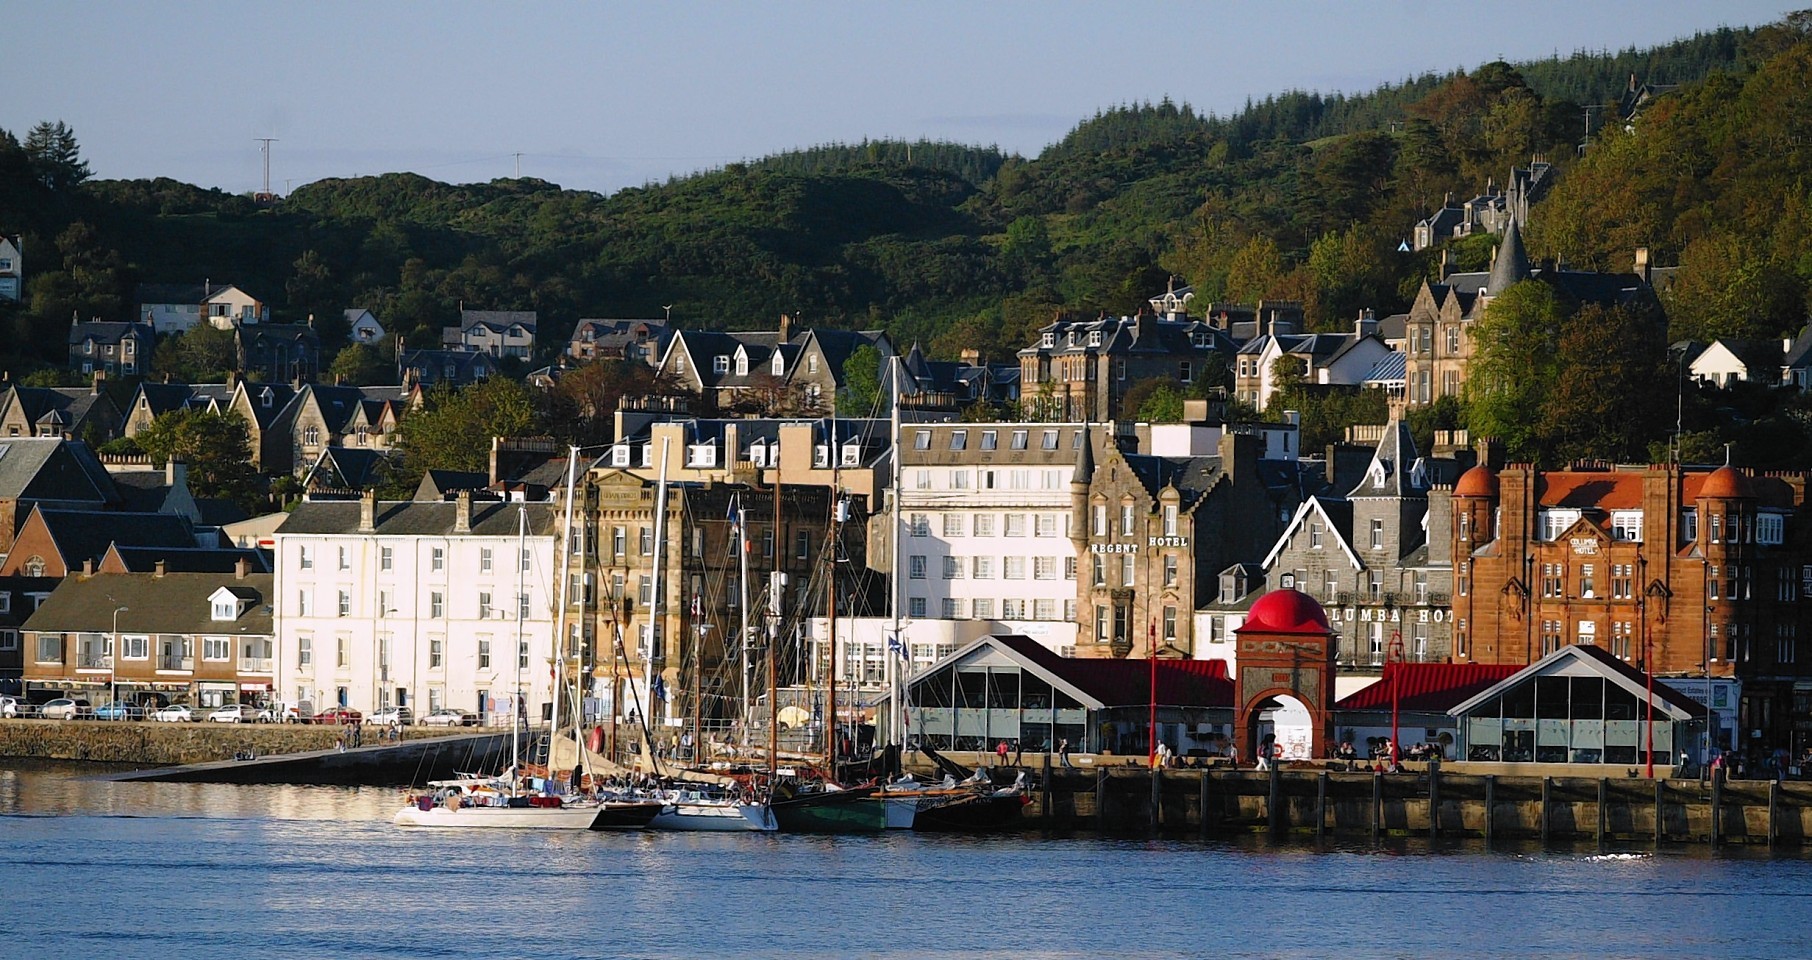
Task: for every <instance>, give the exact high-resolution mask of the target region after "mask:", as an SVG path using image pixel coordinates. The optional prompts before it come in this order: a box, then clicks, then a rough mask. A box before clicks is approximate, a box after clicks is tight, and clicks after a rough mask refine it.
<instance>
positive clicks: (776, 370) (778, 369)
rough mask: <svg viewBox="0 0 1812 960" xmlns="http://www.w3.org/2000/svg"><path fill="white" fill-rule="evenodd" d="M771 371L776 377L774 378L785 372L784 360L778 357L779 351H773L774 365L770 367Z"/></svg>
mask: <svg viewBox="0 0 1812 960" xmlns="http://www.w3.org/2000/svg"><path fill="white" fill-rule="evenodd" d="M772 371H773V374H774V376H776V377H778V376H780V375H781V374H783V373H785V372H786V358H785V357H782V356H781V355H780V351H778V350H776V351H774V364H773V367H772Z"/></svg>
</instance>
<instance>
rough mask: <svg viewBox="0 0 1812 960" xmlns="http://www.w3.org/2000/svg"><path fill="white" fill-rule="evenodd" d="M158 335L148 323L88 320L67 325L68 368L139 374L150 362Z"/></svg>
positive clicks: (85, 372)
mask: <svg viewBox="0 0 1812 960" xmlns="http://www.w3.org/2000/svg"><path fill="white" fill-rule="evenodd" d="M156 347H157V336H156V334H154V333H153V332H152V330H151V325H150V324H148V323H138V322H131V323H112V322H108V321H103V320H90V321H88V322H86V323H73V322H72V323H71V324H70V325H69V369H71V370H77V371H80V372H81V373H84V374H94V373H105V374H116V373H117V374H121V375H124V376H129V377H130V376H138V375H139V374H142V373H144V371H145V370H146V369H147V368H148V367H149V366H150V364H151V351H152V350H154V349H156Z"/></svg>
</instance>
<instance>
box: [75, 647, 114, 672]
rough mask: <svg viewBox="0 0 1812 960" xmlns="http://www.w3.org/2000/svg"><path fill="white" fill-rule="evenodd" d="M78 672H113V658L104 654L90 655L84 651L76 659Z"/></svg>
mask: <svg viewBox="0 0 1812 960" xmlns="http://www.w3.org/2000/svg"><path fill="white" fill-rule="evenodd" d="M76 669H78V670H111V669H113V658H112V657H110V656H108V655H107V654H104V653H89V652H88V651H86V650H84V651H82V652H81V653H80V654H79V655H77V657H76Z"/></svg>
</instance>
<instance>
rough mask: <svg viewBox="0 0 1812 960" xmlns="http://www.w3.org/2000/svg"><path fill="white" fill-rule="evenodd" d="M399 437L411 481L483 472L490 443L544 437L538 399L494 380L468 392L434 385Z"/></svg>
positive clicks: (520, 388) (506, 382) (519, 387)
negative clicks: (433, 474)
mask: <svg viewBox="0 0 1812 960" xmlns="http://www.w3.org/2000/svg"><path fill="white" fill-rule="evenodd" d="M397 432H398V434H399V440H400V446H401V449H402V453H403V459H404V463H405V465H406V466H407V468H408V470H409V472H410V473H411V474H412V475H415V476H420V474H421V473H422V472H423V471H426V470H467V471H479V470H486V469H488V468H489V466H490V454H491V438H492V437H520V436H532V435H534V434H536V433H539V432H540V418H539V417H537V416H536V413H535V401H534V398H532V397H530V396H529V393H528V391H527V390H526V389H525V388H524V387H523V386H522V385H521V384H519V383H517V382H515V381H514V380H508V379H505V378H503V377H491V378H489V379H486V380H481V381H479V382H478V383H475V384H472V385H471V386H468V387H464V388H455V387H452V386H450V385H448V384H444V383H442V384H437V385H435V387H434V389H432V390H430V391H428V395H427V397H426V400H425V402H424V403H423V405H422V408H421V409H419V410H416V411H413V412H411V413H410V414H409V415H408V416H406V417H404V418H403V421H402V423H401V425H399V426H398V428H397Z"/></svg>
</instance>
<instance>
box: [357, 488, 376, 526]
mask: <svg viewBox="0 0 1812 960" xmlns="http://www.w3.org/2000/svg"><path fill="white" fill-rule="evenodd" d="M375 530H377V491H376V490H367V491H365V493H364V494H363V495H362V496H360V497H359V532H360V533H371V532H373V531H375Z"/></svg>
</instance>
